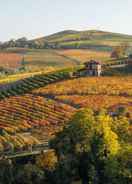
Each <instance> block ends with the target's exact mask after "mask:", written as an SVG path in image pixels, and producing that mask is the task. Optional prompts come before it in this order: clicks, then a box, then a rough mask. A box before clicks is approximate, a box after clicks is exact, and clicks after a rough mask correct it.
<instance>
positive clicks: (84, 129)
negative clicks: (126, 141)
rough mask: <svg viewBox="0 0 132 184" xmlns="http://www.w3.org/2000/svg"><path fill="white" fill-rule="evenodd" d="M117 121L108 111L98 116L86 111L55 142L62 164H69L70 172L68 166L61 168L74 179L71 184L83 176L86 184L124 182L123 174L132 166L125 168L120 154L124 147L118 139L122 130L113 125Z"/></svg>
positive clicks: (59, 134) (78, 114)
mask: <svg viewBox="0 0 132 184" xmlns="http://www.w3.org/2000/svg"><path fill="white" fill-rule="evenodd" d="M114 121H115V120H114V119H113V118H111V117H110V116H109V115H107V113H106V112H105V111H101V112H100V113H99V114H95V113H94V112H93V111H92V110H90V109H83V110H81V111H79V112H77V113H76V114H75V115H74V116H73V118H72V119H71V121H70V122H69V124H68V125H67V126H66V127H65V128H64V129H63V131H62V132H60V133H58V134H57V136H56V138H54V139H53V140H52V141H51V147H52V148H54V149H55V150H56V153H57V155H58V164H60V163H62V162H65V163H66V165H67V170H65V166H64V165H65V164H63V167H62V168H61V169H62V171H64V172H65V176H67V177H68V178H70V181H68V182H69V183H71V182H72V180H73V178H76V177H77V176H80V178H81V180H82V184H86V183H87V184H88V183H89V184H90V183H96V184H117V183H122V179H121V177H123V175H122V174H121V173H122V171H123V170H124V171H126V172H127V171H128V170H129V169H130V167H129V168H127V169H125V167H126V165H123V164H121V163H120V160H122V158H123V157H124V156H123V155H124V154H121V155H120V153H121V152H122V150H123V149H124V148H123V146H122V144H121V138H119V137H118V132H119V136H120V133H121V131H117V129H116V128H115V127H114V126H113V124H114V123H115V122H114ZM116 121H117V120H116ZM125 131H126V130H125ZM129 154H130V153H129ZM129 154H128V155H129ZM119 155H120V156H119ZM127 159H128V160H129V159H130V156H129V157H128V158H127ZM127 159H126V160H127ZM121 167H122V170H121V169H120V168H121ZM68 170H69V171H70V172H67V171H68ZM62 171H61V172H62ZM129 172H130V170H129ZM126 178H127V177H126ZM129 178H130V175H129ZM127 180H129V179H128V178H127V179H124V181H127ZM124 183H125V182H124Z"/></svg>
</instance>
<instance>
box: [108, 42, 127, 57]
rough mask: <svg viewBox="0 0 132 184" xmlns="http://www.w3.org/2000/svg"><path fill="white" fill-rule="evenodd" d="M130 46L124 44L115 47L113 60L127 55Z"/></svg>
mask: <svg viewBox="0 0 132 184" xmlns="http://www.w3.org/2000/svg"><path fill="white" fill-rule="evenodd" d="M128 47H129V45H128V44H126V43H122V44H121V45H119V46H116V47H114V49H113V51H112V53H111V58H117V59H118V58H121V57H124V56H125V55H126V51H127V49H128Z"/></svg>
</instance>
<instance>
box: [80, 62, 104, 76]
mask: <svg viewBox="0 0 132 184" xmlns="http://www.w3.org/2000/svg"><path fill="white" fill-rule="evenodd" d="M101 66H102V65H101V62H100V61H95V60H90V61H88V62H85V63H84V68H82V69H80V70H79V71H78V72H77V73H78V75H79V76H100V75H101V73H102V68H101Z"/></svg>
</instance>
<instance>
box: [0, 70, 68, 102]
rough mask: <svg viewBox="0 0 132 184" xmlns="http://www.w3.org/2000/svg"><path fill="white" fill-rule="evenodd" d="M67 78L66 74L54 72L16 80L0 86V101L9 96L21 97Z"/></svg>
mask: <svg viewBox="0 0 132 184" xmlns="http://www.w3.org/2000/svg"><path fill="white" fill-rule="evenodd" d="M67 78H69V73H68V72H62V71H60V72H55V73H50V74H40V75H35V76H33V77H29V78H25V79H22V80H18V81H16V82H13V83H10V84H1V85H0V88H1V89H0V99H4V98H6V97H10V96H16V95H22V94H25V93H28V92H30V91H32V90H33V89H36V88H40V87H43V86H45V85H47V84H51V83H54V82H58V81H61V80H64V79H67Z"/></svg>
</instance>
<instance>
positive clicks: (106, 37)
mask: <svg viewBox="0 0 132 184" xmlns="http://www.w3.org/2000/svg"><path fill="white" fill-rule="evenodd" d="M34 41H35V42H38V43H40V44H43V43H47V44H48V45H49V46H51V47H55V48H72V49H73V48H88V49H94V50H107V51H109V50H111V49H112V47H113V46H116V45H119V44H121V43H123V42H125V43H132V36H130V35H125V34H119V33H111V32H105V31H99V30H89V31H73V30H66V31H62V32H58V33H55V34H52V35H49V36H46V37H42V38H39V39H35V40H34Z"/></svg>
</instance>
